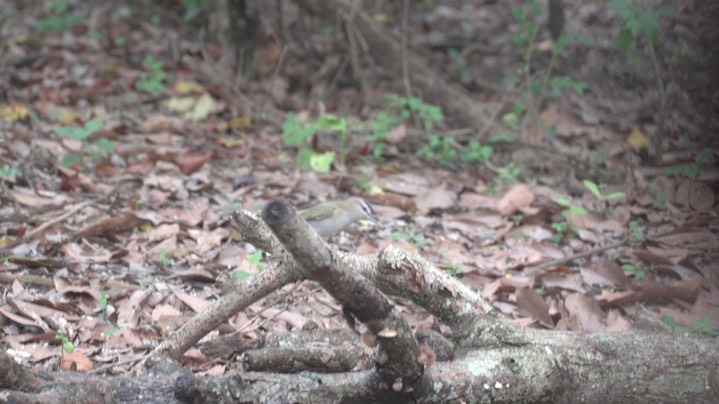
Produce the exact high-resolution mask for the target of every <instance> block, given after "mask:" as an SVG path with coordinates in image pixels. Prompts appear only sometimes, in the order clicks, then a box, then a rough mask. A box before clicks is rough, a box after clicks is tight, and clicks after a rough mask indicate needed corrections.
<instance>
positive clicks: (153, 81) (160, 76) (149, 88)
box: [135, 55, 167, 94]
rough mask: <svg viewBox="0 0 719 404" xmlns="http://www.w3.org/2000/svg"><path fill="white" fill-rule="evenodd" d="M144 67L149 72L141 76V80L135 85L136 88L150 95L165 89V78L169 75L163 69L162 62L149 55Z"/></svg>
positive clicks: (146, 57)
mask: <svg viewBox="0 0 719 404" xmlns="http://www.w3.org/2000/svg"><path fill="white" fill-rule="evenodd" d="M143 65H144V66H145V68H146V69H147V70H148V73H145V74H143V75H142V76H140V79H139V80H137V83H135V88H136V89H137V90H138V91H144V92H146V93H149V94H155V93H159V92H161V91H163V90H164V89H165V83H164V81H165V77H167V73H165V70H163V68H162V62H160V61H159V60H157V59H155V58H154V57H152V56H150V55H148V56H145V60H144V61H143Z"/></svg>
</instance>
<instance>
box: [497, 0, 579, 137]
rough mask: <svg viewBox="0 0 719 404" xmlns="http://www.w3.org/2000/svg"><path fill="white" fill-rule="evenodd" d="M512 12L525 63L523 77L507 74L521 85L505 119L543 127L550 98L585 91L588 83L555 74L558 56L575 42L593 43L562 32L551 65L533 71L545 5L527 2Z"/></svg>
mask: <svg viewBox="0 0 719 404" xmlns="http://www.w3.org/2000/svg"><path fill="white" fill-rule="evenodd" d="M511 12H512V15H513V16H514V19H515V21H516V22H517V24H518V25H519V27H520V29H519V30H518V31H517V32H516V33H515V34H514V35H512V38H511V39H512V43H514V44H515V45H517V46H518V47H519V48H520V49H522V50H523V52H524V58H523V64H522V66H521V68H520V69H519V71H520V74H521V77H520V76H508V77H505V82H506V83H508V84H509V85H511V86H516V85H520V84H521V89H520V90H519V94H518V95H519V96H518V97H517V98H518V99H517V101H516V102H515V103H514V104H513V105H512V110H511V112H508V113H507V114H505V115H504V116H503V117H502V119H503V121H504V123H505V124H506V125H507V126H508V127H510V128H512V129H520V128H522V127H523V126H524V124H525V123H527V122H529V123H536V124H538V125H539V127H540V129H542V130H546V129H547V128H544V127H543V122H542V121H541V119H539V111H540V110H541V109H542V108H543V105H544V103H545V100H546V99H548V98H558V97H560V96H561V95H562V94H564V93H565V92H567V91H574V92H576V93H578V94H582V93H583V92H584V90H585V89H586V88H587V84H586V83H584V82H582V81H577V80H575V79H573V78H572V77H570V76H564V75H555V74H554V72H553V71H554V66H555V64H556V63H557V59H558V58H559V57H560V56H562V55H564V53H565V52H566V49H567V48H568V46H569V45H570V44H572V43H574V42H585V43H589V42H591V39H589V38H588V37H586V36H580V35H569V34H563V35H561V36H559V37H558V38H557V39H556V41H555V42H554V47H553V48H552V54H551V59H550V61H549V65H548V66H547V68H546V69H545V70H544V71H543V72H539V73H538V74H533V73H532V70H533V66H532V57H533V55H534V53H535V52H536V51H537V50H538V49H537V35H538V33H539V29H540V20H541V15H542V7H541V6H540V4H539V2H538V1H536V0H529V1H526V2H524V3H523V4H522V5H521V6H514V7H512V8H511Z"/></svg>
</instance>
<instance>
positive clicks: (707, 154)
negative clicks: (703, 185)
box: [665, 148, 719, 178]
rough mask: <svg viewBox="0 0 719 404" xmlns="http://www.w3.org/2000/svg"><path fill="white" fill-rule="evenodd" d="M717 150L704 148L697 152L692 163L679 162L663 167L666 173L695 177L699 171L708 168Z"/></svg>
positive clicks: (718, 153) (712, 163)
mask: <svg viewBox="0 0 719 404" xmlns="http://www.w3.org/2000/svg"><path fill="white" fill-rule="evenodd" d="M718 155H719V152H717V151H716V150H714V149H711V148H705V149H703V150H702V151H700V152H699V154H697V156H696V157H695V158H694V162H693V163H688V164H679V165H675V166H671V167H667V168H666V169H665V173H666V175H683V176H686V177H689V178H697V176H699V173H700V172H702V171H704V170H709V169H711V168H712V166H713V165H714V162H715V161H716V158H717V156H718Z"/></svg>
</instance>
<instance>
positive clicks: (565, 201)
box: [554, 198, 571, 206]
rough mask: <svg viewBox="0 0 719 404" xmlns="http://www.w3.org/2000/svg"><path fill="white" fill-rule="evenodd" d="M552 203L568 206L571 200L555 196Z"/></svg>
mask: <svg viewBox="0 0 719 404" xmlns="http://www.w3.org/2000/svg"><path fill="white" fill-rule="evenodd" d="M554 203H556V204H557V205H559V206H569V205H571V202H569V200H568V199H565V198H556V199H554Z"/></svg>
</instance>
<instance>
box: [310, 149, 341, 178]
mask: <svg viewBox="0 0 719 404" xmlns="http://www.w3.org/2000/svg"><path fill="white" fill-rule="evenodd" d="M334 159H335V153H334V152H326V153H319V154H315V155H313V156H312V157H310V167H312V169H313V170H315V171H317V172H320V173H327V172H329V171H330V168H331V167H332V162H333V161H334Z"/></svg>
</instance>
